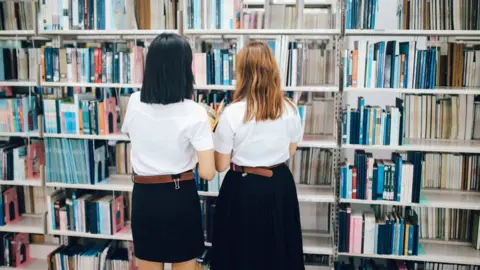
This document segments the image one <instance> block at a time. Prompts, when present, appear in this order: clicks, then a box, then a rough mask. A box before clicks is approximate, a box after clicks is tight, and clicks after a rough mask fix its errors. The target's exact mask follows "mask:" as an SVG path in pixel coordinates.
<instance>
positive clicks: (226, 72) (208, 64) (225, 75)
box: [192, 42, 237, 85]
mask: <svg viewBox="0 0 480 270" xmlns="http://www.w3.org/2000/svg"><path fill="white" fill-rule="evenodd" d="M236 54H237V44H236V43H225V42H211V43H207V42H203V43H202V52H196V53H194V54H193V63H192V68H193V74H194V75H195V83H196V84H197V85H210V84H215V85H235V66H234V63H235V61H234V58H235V55H236Z"/></svg>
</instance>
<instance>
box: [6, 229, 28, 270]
mask: <svg viewBox="0 0 480 270" xmlns="http://www.w3.org/2000/svg"><path fill="white" fill-rule="evenodd" d="M0 238H1V241H2V245H0V252H1V254H2V255H1V256H0V266H6V267H14V268H16V267H18V268H23V267H25V266H27V265H28V264H29V263H30V262H31V261H32V259H31V258H30V239H29V235H28V234H26V233H11V232H0Z"/></svg>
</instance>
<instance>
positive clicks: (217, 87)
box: [41, 82, 339, 92]
mask: <svg viewBox="0 0 480 270" xmlns="http://www.w3.org/2000/svg"><path fill="white" fill-rule="evenodd" d="M41 86H42V87H94V88H134V89H139V88H142V84H141V83H82V82H42V83H41ZM193 88H195V89H197V90H223V91H233V90H235V86H234V85H217V84H209V85H194V86H193ZM282 90H283V91H295V92H338V91H339V90H338V87H337V86H331V85H317V86H288V87H287V86H284V87H282Z"/></svg>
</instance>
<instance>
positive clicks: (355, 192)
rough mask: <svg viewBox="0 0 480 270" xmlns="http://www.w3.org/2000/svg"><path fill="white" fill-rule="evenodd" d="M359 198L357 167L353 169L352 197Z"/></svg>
mask: <svg viewBox="0 0 480 270" xmlns="http://www.w3.org/2000/svg"><path fill="white" fill-rule="evenodd" d="M356 198H357V168H353V169H352V199H356Z"/></svg>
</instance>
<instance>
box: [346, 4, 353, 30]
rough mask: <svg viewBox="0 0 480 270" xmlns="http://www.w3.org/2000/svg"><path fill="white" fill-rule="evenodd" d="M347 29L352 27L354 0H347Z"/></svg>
mask: <svg viewBox="0 0 480 270" xmlns="http://www.w3.org/2000/svg"><path fill="white" fill-rule="evenodd" d="M345 15H346V16H345V17H346V18H345V23H346V26H345V28H346V29H352V0H345Z"/></svg>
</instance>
